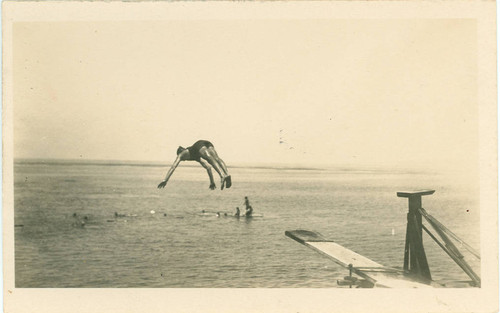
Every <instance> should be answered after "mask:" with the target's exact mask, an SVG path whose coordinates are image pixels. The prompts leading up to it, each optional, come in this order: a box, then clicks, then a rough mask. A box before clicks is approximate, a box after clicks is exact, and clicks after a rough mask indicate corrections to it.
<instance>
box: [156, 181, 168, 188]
mask: <svg viewBox="0 0 500 313" xmlns="http://www.w3.org/2000/svg"><path fill="white" fill-rule="evenodd" d="M165 185H167V181H166V180H164V181H162V182H161V183H160V184H158V189H161V188H164V187H165Z"/></svg>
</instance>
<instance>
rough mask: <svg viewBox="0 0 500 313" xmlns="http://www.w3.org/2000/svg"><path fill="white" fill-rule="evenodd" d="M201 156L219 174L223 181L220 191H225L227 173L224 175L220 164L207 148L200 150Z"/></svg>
mask: <svg viewBox="0 0 500 313" xmlns="http://www.w3.org/2000/svg"><path fill="white" fill-rule="evenodd" d="M200 155H201V157H202V158H203V159H204V160H205V161H207V162H208V163H209V164H210V165H212V167H213V168H214V169H215V170H216V171H217V173H218V174H219V176H220V179H221V186H220V189H221V190H223V189H224V184H225V180H226V177H227V175H226V173H224V171H223V170H222V169H221V167H220V166H219V163H218V162H217V161H216V159H215V158H214V157H213V156H212V155H211V154H210V153H209V150H208V149H207V148H205V147H203V148H201V149H200Z"/></svg>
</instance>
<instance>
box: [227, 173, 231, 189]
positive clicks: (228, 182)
mask: <svg viewBox="0 0 500 313" xmlns="http://www.w3.org/2000/svg"><path fill="white" fill-rule="evenodd" d="M231 186H232V183H231V175H229V176H227V177H226V188H231Z"/></svg>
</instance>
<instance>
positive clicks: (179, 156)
mask: <svg viewBox="0 0 500 313" xmlns="http://www.w3.org/2000/svg"><path fill="white" fill-rule="evenodd" d="M180 162H181V155H178V156H177V158H176V159H175V162H174V164H172V167H170V169H169V170H168V172H167V176H165V179H164V180H163V181H162V182H161V183H160V184H159V185H158V189H161V188H164V187H165V185H166V184H167V182H168V180H169V179H170V176H172V174H173V173H174V171H175V169H176V168H177V166H178V165H179V163H180Z"/></svg>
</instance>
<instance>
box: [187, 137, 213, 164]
mask: <svg viewBox="0 0 500 313" xmlns="http://www.w3.org/2000/svg"><path fill="white" fill-rule="evenodd" d="M213 146H214V145H213V144H212V143H211V142H210V141H207V140H198V141H197V142H195V143H194V145H192V146H191V147H187V148H186V149H188V150H189V159H187V161H199V160H200V158H201V154H200V149H201V148H203V147H207V148H210V147H213Z"/></svg>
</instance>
